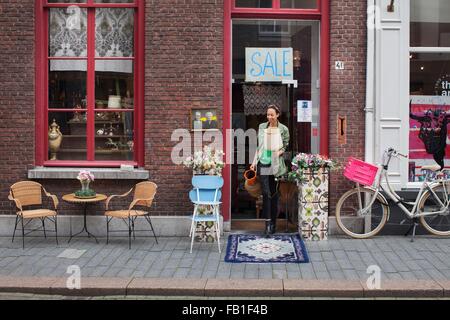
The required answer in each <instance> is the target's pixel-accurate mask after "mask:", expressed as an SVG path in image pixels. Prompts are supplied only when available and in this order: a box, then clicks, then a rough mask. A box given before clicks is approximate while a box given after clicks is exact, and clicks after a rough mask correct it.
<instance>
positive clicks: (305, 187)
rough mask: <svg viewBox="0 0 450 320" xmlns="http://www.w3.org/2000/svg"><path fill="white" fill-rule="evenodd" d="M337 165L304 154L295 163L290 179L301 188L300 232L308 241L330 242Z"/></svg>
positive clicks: (331, 161)
mask: <svg viewBox="0 0 450 320" xmlns="http://www.w3.org/2000/svg"><path fill="white" fill-rule="evenodd" d="M336 168H337V163H336V161H333V160H331V159H329V158H328V157H325V156H322V155H318V154H306V153H300V154H298V155H296V156H295V157H294V159H293V160H292V167H291V171H290V172H289V174H288V179H289V180H290V181H292V182H295V183H296V184H297V186H298V189H299V192H298V207H299V212H298V220H299V221H298V229H299V233H300V234H301V235H302V236H303V238H304V239H306V240H312V241H319V240H327V239H328V199H329V197H328V189H329V173H330V171H331V170H334V169H336Z"/></svg>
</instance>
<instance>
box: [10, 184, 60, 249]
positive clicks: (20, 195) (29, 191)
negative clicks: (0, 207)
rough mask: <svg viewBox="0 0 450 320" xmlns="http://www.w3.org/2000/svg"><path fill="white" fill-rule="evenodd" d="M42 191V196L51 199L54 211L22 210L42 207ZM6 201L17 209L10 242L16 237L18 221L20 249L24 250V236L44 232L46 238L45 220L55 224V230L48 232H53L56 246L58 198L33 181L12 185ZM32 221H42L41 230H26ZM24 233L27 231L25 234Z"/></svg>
mask: <svg viewBox="0 0 450 320" xmlns="http://www.w3.org/2000/svg"><path fill="white" fill-rule="evenodd" d="M42 191H44V194H45V195H46V196H47V197H48V198H50V199H52V201H53V205H54V207H55V210H49V209H32V210H24V207H27V206H42ZM8 199H9V200H11V201H14V203H15V205H16V207H17V209H18V210H19V211H17V212H16V214H17V216H16V223H15V226H14V233H13V237H12V242H14V238H15V236H16V230H17V225H18V224H19V221H21V222H22V247H23V248H24V249H25V235H28V234H30V233H32V232H34V231H41V230H43V231H44V236H45V238H47V230H46V229H45V220H46V219H48V220H50V221H51V222H53V223H54V224H55V230H54V231H53V230H50V231H51V232H55V236H56V244H57V245H58V218H57V216H58V204H59V201H58V198H57V197H56V196H55V195H52V194H50V193H48V192H47V191H46V190H45V189H44V187H43V186H42V185H41V184H39V183H37V182H34V181H22V182H17V183H15V184H13V185H12V186H11V187H10V190H9V195H8ZM25 219H27V220H28V222H27V223H26V224H24V220H25ZM33 219H39V220H41V221H42V228H37V229H26V227H27V226H28V225H29V224H30V223H31V222H32V221H33ZM25 231H28V232H27V233H25Z"/></svg>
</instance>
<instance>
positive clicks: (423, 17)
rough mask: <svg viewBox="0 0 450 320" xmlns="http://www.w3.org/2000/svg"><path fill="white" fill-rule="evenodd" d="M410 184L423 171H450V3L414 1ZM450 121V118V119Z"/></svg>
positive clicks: (418, 177) (439, 0) (411, 54)
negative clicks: (429, 167)
mask: <svg viewBox="0 0 450 320" xmlns="http://www.w3.org/2000/svg"><path fill="white" fill-rule="evenodd" d="M410 5H411V22H410V24H411V28H410V29H411V37H410V46H411V48H410V101H411V104H410V119H409V123H410V126H409V159H410V162H409V168H408V170H409V182H419V181H422V180H423V179H424V173H423V172H422V171H421V167H422V166H424V165H432V164H433V165H434V164H436V163H438V164H440V165H442V166H445V167H450V160H449V156H450V146H449V145H448V144H449V141H450V139H449V136H448V129H447V122H448V120H447V116H446V115H449V116H450V53H448V49H450V48H449V47H450V40H449V39H450V3H449V2H448V1H444V0H442V1H441V0H431V1H420V0H411V4H410ZM449 119H450V118H449Z"/></svg>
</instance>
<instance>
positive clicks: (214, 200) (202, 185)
mask: <svg viewBox="0 0 450 320" xmlns="http://www.w3.org/2000/svg"><path fill="white" fill-rule="evenodd" d="M223 184H224V181H223V178H222V177H219V176H194V177H193V178H192V185H193V187H194V189H193V190H192V191H191V192H190V193H189V198H190V199H191V201H192V203H193V204H194V214H193V216H192V223H191V231H190V234H189V236H190V237H191V253H192V247H193V246H194V240H195V231H196V228H197V224H198V223H199V222H213V223H214V229H215V231H216V235H217V243H218V246H219V253H221V249H220V212H219V207H220V204H221V202H220V199H221V198H222V192H221V191H220V189H221V188H222V187H223ZM199 206H210V207H212V208H213V212H212V214H208V215H200V214H199V210H198V209H199Z"/></svg>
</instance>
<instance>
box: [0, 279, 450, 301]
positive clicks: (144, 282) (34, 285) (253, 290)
mask: <svg viewBox="0 0 450 320" xmlns="http://www.w3.org/2000/svg"><path fill="white" fill-rule="evenodd" d="M66 281H67V279H66V278H45V277H42V278H41V277H20V278H19V277H0V292H1V293H23V294H41V295H63V296H79V297H82V296H140V295H141V296H199V297H200V296H208V297H340V298H365V297H366V298H373V297H398V298H402V297H404V298H438V297H450V281H448V280H446V281H420V280H417V281H385V282H383V283H382V288H381V289H380V290H369V289H368V288H367V286H366V284H365V283H364V282H362V281H334V280H330V281H322V280H288V279H285V280H281V279H280V280H276V279H267V280H251V279H247V280H246V279H242V280H241V279H174V278H170V279H161V278H146V279H144V278H83V279H82V280H81V287H82V288H81V289H80V290H69V289H68V288H67V287H66Z"/></svg>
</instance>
